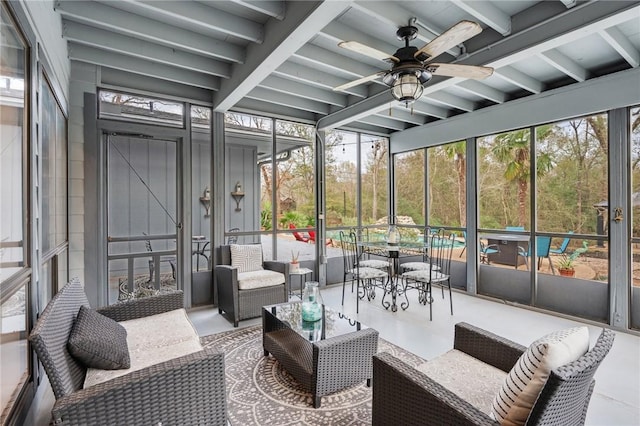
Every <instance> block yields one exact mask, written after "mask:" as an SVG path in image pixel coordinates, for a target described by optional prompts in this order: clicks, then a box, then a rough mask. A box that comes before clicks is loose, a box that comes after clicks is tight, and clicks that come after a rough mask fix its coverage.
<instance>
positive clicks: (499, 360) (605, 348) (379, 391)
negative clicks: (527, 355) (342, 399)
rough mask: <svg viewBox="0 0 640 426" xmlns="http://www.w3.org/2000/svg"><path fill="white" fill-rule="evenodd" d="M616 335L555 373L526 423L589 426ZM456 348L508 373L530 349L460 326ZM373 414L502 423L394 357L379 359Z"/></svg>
mask: <svg viewBox="0 0 640 426" xmlns="http://www.w3.org/2000/svg"><path fill="white" fill-rule="evenodd" d="M614 337H615V333H614V332H613V331H611V330H608V329H603V331H602V333H601V334H600V336H599V337H598V340H597V342H596V344H595V345H594V347H593V348H591V350H589V351H588V352H586V353H585V354H584V355H582V356H581V357H579V358H578V359H577V360H576V361H574V362H571V363H569V364H565V365H563V366H561V367H559V368H556V369H553V370H551V373H550V375H549V378H548V380H547V382H546V384H544V387H543V388H542V391H541V392H540V394H539V395H538V398H537V400H536V401H535V403H534V405H533V408H532V410H531V412H530V413H529V416H528V418H527V420H526V423H525V424H526V425H558V426H559V425H563V426H564V425H582V424H584V422H585V417H586V414H587V408H588V406H589V400H590V398H591V394H592V392H593V387H594V384H595V381H594V380H593V375H594V374H595V372H596V369H597V368H598V366H599V365H600V362H601V361H602V360H603V359H604V357H605V356H606V354H607V353H608V352H609V349H610V348H611V346H612V344H613V340H614ZM454 349H456V350H458V351H461V352H463V353H464V354H466V355H463V356H467V355H469V356H471V357H473V358H474V359H475V360H476V361H480V362H481V363H484V364H488V365H490V366H493V367H496V368H497V369H499V370H502V371H503V372H508V371H509V370H510V369H511V368H512V367H513V366H514V364H515V363H516V361H518V359H519V358H520V355H522V354H523V352H524V351H525V350H526V349H527V348H526V347H524V346H522V345H519V344H517V343H514V342H512V341H510V340H507V339H505V338H502V337H500V336H497V335H495V334H493V333H490V332H488V331H485V330H482V329H480V328H477V327H474V326H471V325H469V324H466V323H458V324H456V326H455V338H454ZM430 362H431V361H430ZM426 364H429V362H427V363H426ZM426 364H425V365H426ZM490 368H491V367H490ZM454 370H455V371H456V373H457V377H456V378H454V379H453V381H460V382H462V383H463V385H462V386H463V387H464V386H466V387H468V383H465V381H468V378H466V377H463V376H465V372H464V370H463V368H462V367H460V366H459V365H455V366H454ZM471 374H472V372H471ZM449 383H451V382H449ZM372 415H373V425H389V424H402V425H416V426H417V425H421V426H423V425H499V423H498V422H497V421H496V420H494V419H493V418H492V417H490V416H489V415H487V414H486V413H485V412H483V411H481V410H479V409H478V408H477V407H476V406H474V405H472V404H470V403H469V402H468V401H467V400H465V399H463V398H461V397H460V396H459V395H458V394H456V393H453V392H452V391H451V390H449V389H447V388H446V387H445V386H443V385H442V384H441V383H440V382H438V381H436V380H434V379H432V378H431V377H429V376H427V375H426V374H424V373H423V372H421V371H419V370H418V369H416V368H413V367H411V366H409V365H407V364H405V363H404V362H402V360H400V359H397V358H395V357H393V356H392V355H390V354H388V353H382V354H378V355H375V356H374V357H373V413H372Z"/></svg>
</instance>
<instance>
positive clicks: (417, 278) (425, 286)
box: [402, 233, 456, 321]
mask: <svg viewBox="0 0 640 426" xmlns="http://www.w3.org/2000/svg"><path fill="white" fill-rule="evenodd" d="M455 238H456V235H455V234H454V233H451V234H449V236H444V235H441V234H436V235H434V236H432V237H431V241H430V242H431V247H430V262H429V269H424V270H418V271H408V272H405V273H403V274H402V277H403V278H404V279H405V280H406V281H407V285H406V288H407V289H411V288H414V289H417V290H418V301H419V302H420V303H422V304H423V305H426V304H429V320H430V321H431V320H433V306H432V305H433V297H432V295H431V293H432V288H433V286H434V285H438V286H440V288H441V290H442V298H443V299H444V287H445V286H446V287H447V288H448V289H449V307H450V310H451V315H453V299H452V293H451V256H452V255H453V246H454V244H455Z"/></svg>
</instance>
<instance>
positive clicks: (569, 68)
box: [539, 49, 589, 81]
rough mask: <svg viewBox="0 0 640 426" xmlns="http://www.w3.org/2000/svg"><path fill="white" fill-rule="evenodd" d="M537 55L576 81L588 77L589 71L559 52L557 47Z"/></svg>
mask: <svg viewBox="0 0 640 426" xmlns="http://www.w3.org/2000/svg"><path fill="white" fill-rule="evenodd" d="M539 56H540V58H542V59H543V60H544V61H545V62H547V63H548V64H549V65H551V66H552V67H554V68H555V69H557V70H559V71H561V72H563V73H565V74H566V75H568V76H569V77H571V78H573V79H574V80H576V81H585V80H586V79H587V78H589V71H587V70H586V69H584V68H583V67H582V66H580V65H579V64H578V63H576V62H574V61H573V60H571V58H568V57H567V56H565V55H564V54H562V53H560V51H558V50H557V49H552V50H549V51H548V52H542V53H540V55H539Z"/></svg>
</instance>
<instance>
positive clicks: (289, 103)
mask: <svg viewBox="0 0 640 426" xmlns="http://www.w3.org/2000/svg"><path fill="white" fill-rule="evenodd" d="M246 96H247V97H248V98H250V99H257V100H259V101H264V102H270V103H274V104H276V105H283V106H286V107H290V108H298V109H302V110H305V111H310V112H315V113H317V114H322V115H327V114H329V106H328V105H327V104H325V103H322V102H316V101H312V100H310V99H304V98H299V97H297V96H292V95H289V94H286V93H282V92H279V91H275V90H269V89H265V88H264V87H255V88H254V89H253V90H251V92H249V93H247V95H246Z"/></svg>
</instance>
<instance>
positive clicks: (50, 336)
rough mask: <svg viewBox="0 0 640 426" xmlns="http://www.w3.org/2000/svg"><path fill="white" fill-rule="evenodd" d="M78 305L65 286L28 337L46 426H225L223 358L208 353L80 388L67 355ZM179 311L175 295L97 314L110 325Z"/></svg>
mask: <svg viewBox="0 0 640 426" xmlns="http://www.w3.org/2000/svg"><path fill="white" fill-rule="evenodd" d="M82 305H84V306H89V303H88V300H87V297H86V295H85V293H84V290H83V286H82V284H81V283H80V282H79V281H77V280H72V281H71V282H70V283H69V284H67V285H65V286H64V287H63V288H62V289H61V290H60V291H59V292H58V293H57V294H56V295H55V296H54V297H53V298H52V299H51V301H50V302H49V304H48V305H47V307H46V308H45V309H44V311H43V312H42V314H41V315H40V318H39V319H38V322H37V323H36V325H35V327H34V329H33V331H32V333H31V335H30V337H29V340H30V341H31V343H32V345H33V348H34V350H35V352H36V354H37V355H38V359H39V360H40V362H41V363H42V365H43V366H44V369H45V371H46V373H47V376H48V377H49V382H50V383H51V387H52V389H53V393H54V395H55V398H56V401H55V404H54V406H53V410H52V417H53V418H52V420H53V424H56V425H57V424H63V425H91V424H118V425H159V424H165V425H170V424H208V425H226V423H227V411H226V410H227V407H226V391H225V379H224V354H223V353H222V352H219V351H217V350H215V349H202V350H199V351H197V352H194V353H191V354H189V355H185V356H181V357H178V358H175V359H170V360H169V361H165V362H162V363H159V364H155V365H151V366H148V367H146V368H142V369H140V370H137V371H132V372H129V373H126V374H124V375H121V376H119V377H116V378H113V379H111V380H107V381H104V382H102V383H98V384H95V385H93V386H90V387H87V388H83V385H84V382H85V376H87V368H86V367H85V366H84V365H83V364H82V363H80V362H78V361H77V360H76V359H75V358H74V357H73V356H71V354H70V353H69V350H68V348H67V341H68V340H69V335H70V333H71V329H72V328H73V324H74V321H75V319H76V316H77V315H78V311H79V309H80V306H82ZM182 307H183V294H182V292H181V291H176V292H173V293H169V294H163V295H159V296H152V297H147V298H142V299H135V300H131V301H127V302H123V303H119V304H116V305H111V306H108V307H105V308H99V309H97V311H98V312H99V313H101V314H103V315H105V316H107V317H109V318H111V319H113V320H115V321H117V322H122V321H127V320H135V319H141V320H144V319H145V317H149V319H150V320H151V321H153V318H157V317H158V314H160V315H166V314H167V313H170V312H172V311H175V310H176V309H181V308H182ZM152 315H153V316H155V317H153V318H151V317H150V316H152ZM162 332H163V331H162V328H157V329H155V330H154V329H151V328H147V329H145V333H147V334H148V333H162ZM196 336H197V335H196ZM163 338H164V337H163ZM198 344H199V343H198ZM121 371H122V370H121Z"/></svg>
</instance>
